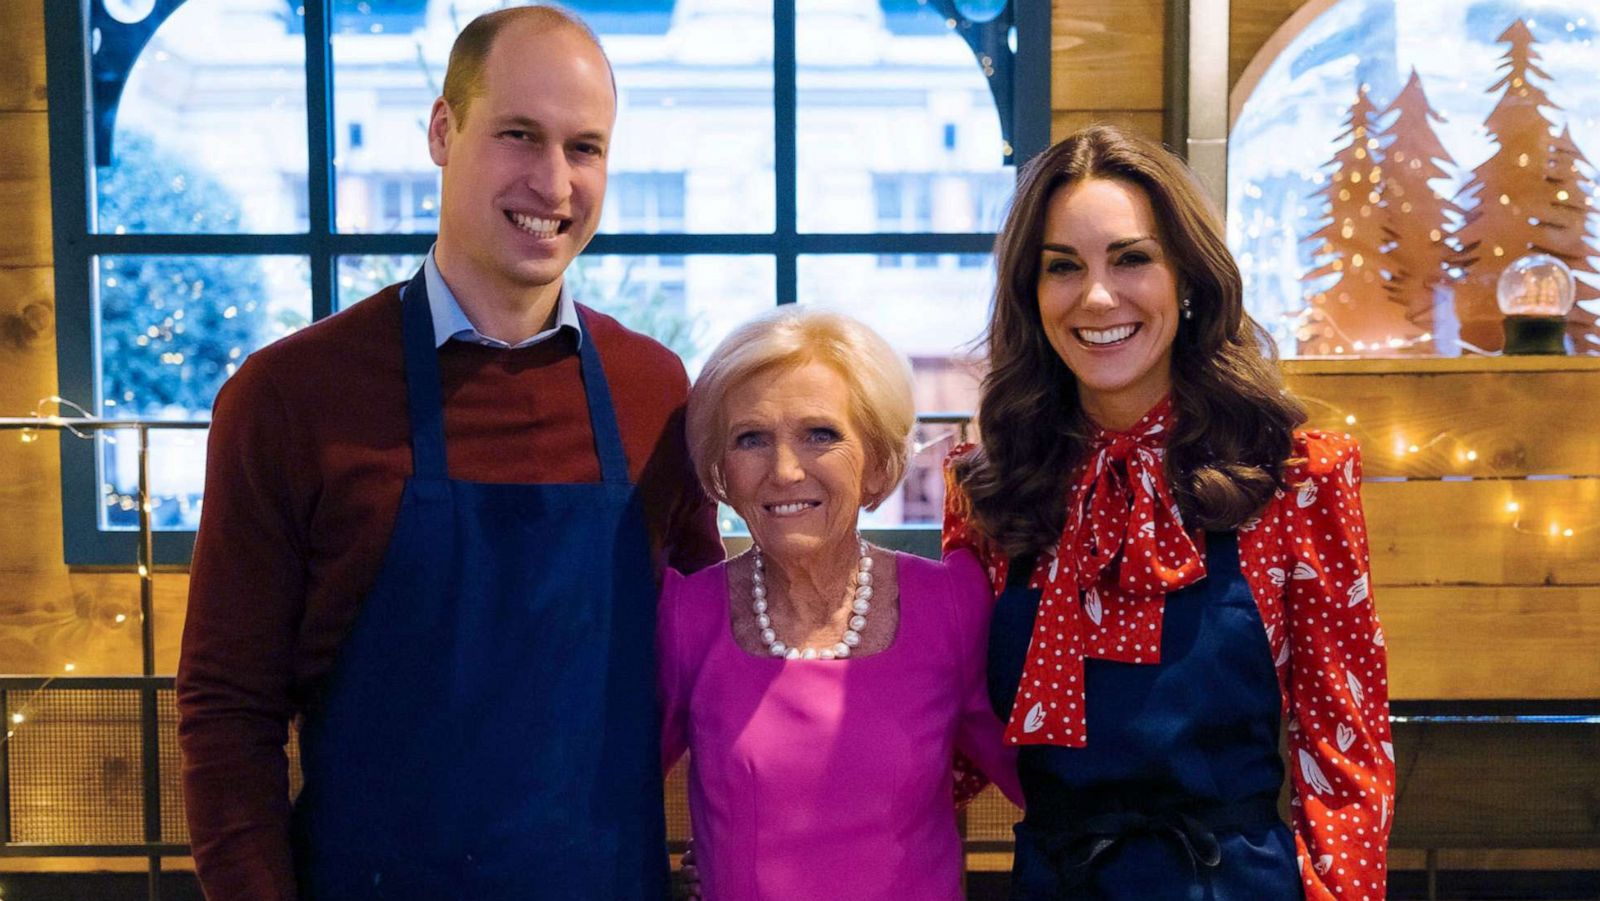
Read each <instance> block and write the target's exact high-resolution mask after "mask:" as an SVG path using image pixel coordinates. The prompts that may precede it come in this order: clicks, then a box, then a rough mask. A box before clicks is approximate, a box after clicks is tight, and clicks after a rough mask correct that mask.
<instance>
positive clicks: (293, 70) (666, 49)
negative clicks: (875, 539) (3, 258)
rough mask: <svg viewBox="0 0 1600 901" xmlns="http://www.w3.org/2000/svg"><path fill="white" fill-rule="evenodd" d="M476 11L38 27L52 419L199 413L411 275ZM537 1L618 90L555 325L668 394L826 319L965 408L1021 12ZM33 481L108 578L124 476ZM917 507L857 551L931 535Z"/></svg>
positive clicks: (73, 552) (378, 3)
mask: <svg viewBox="0 0 1600 901" xmlns="http://www.w3.org/2000/svg"><path fill="white" fill-rule="evenodd" d="M505 5H508V4H506V3H503V2H500V0H360V2H356V0H228V2H185V0H90V2H88V3H86V4H83V6H84V7H85V8H86V12H84V13H80V12H79V11H78V5H77V4H47V11H48V15H49V17H50V18H49V20H48V24H49V40H50V46H49V58H50V59H51V60H52V61H69V60H76V61H82V60H87V62H88V66H87V71H85V70H84V69H83V67H82V66H81V65H80V66H77V67H74V66H73V65H71V64H68V63H62V64H60V65H56V64H55V63H54V62H53V63H52V66H53V68H52V72H51V79H50V86H51V98H50V100H51V102H50V116H51V119H52V122H53V132H52V143H53V148H54V150H55V152H54V153H53V154H52V158H53V160H54V170H53V172H52V175H53V177H54V181H55V184H56V185H57V186H58V187H57V201H56V208H55V210H54V213H55V226H56V270H57V279H58V286H57V288H58V290H57V297H58V298H59V299H60V303H59V310H60V313H61V316H62V317H63V321H67V320H68V319H72V320H74V321H78V322H81V323H82V327H81V328H71V329H69V328H65V327H64V328H63V330H62V333H61V347H62V360H63V366H62V377H61V383H62V395H63V396H64V397H66V398H67V399H69V400H71V401H74V402H76V403H79V404H81V405H83V406H85V407H88V408H90V409H91V410H93V411H95V412H97V413H100V414H102V415H107V416H119V415H121V416H128V417H140V418H175V419H187V418H202V417H204V416H205V415H206V414H207V412H208V411H209V408H210V404H211V401H212V398H213V397H214V396H215V393H216V389H217V387H218V386H219V385H220V384H221V382H222V381H223V380H224V379H225V378H226V377H227V376H228V375H229V374H230V373H231V372H232V371H233V370H234V369H235V368H236V367H237V366H238V364H239V362H240V361H241V360H242V359H243V357H244V356H245V355H247V354H249V353H250V352H251V351H252V350H254V349H255V348H257V347H260V346H261V345H263V344H265V343H267V342H269V341H271V340H273V339H275V338H277V337H279V336H281V335H283V334H285V333H287V332H288V331H290V330H293V329H295V328H298V327H300V326H302V325H304V324H306V323H308V322H310V321H312V320H315V319H317V318H320V317H322V316H326V315H328V314H330V313H332V312H334V311H336V310H337V309H339V308H340V307H341V306H344V305H348V304H350V303H354V302H356V301H358V300H359V299H360V298H362V297H364V296H366V295H368V294H370V293H372V292H373V291H375V290H377V288H379V287H381V286H383V285H385V284H388V283H391V282H394V281H398V280H401V279H403V278H406V277H409V275H410V274H411V273H412V272H414V271H415V269H416V267H417V266H418V265H419V264H420V260H421V255H422V254H424V253H425V252H426V251H427V248H428V247H429V245H430V244H431V243H432V240H433V233H434V231H435V229H436V227H437V218H436V215H437V214H436V210H437V191H438V177H437V172H438V170H437V169H436V168H435V167H434V166H433V165H432V163H431V162H430V160H429V159H428V156H427V149H426V138H425V130H424V129H425V123H426V118H427V111H428V107H429V104H430V103H431V102H432V100H433V98H434V97H435V96H437V94H438V91H439V85H440V82H441V81H442V79H443V74H444V67H445V61H446V57H447V55H448V52H449V48H450V44H451V41H452V40H453V38H454V36H455V34H456V33H457V31H458V30H459V29H460V27H461V26H462V25H464V24H465V23H466V21H468V20H469V19H470V18H471V17H473V16H475V15H477V14H478V13H480V12H484V11H486V10H489V9H493V8H498V7H501V6H505ZM566 5H567V6H568V7H570V8H572V9H574V10H575V11H577V12H578V13H580V14H581V15H583V16H584V17H585V18H586V19H587V20H588V21H589V22H590V23H591V25H592V26H593V27H594V28H595V30H596V31H597V32H598V33H599V34H600V36H601V39H602V42H603V43H604V45H605V47H606V50H607V52H608V54H609V55H610V57H611V59H612V62H613V64H614V66H615V69H616V74H617V82H618V90H619V117H618V126H617V133H616V136H615V141H614V145H613V155H612V158H611V161H610V185H609V190H608V195H609V196H608V198H607V204H606V210H605V214H604V219H603V222H602V226H601V233H600V235H599V236H597V237H596V239H595V240H594V242H593V244H591V245H590V248H589V250H588V252H586V253H585V254H584V255H583V256H582V257H580V259H579V261H578V263H577V264H576V265H575V266H574V268H573V270H572V271H571V272H570V277H571V279H572V284H573V285H574V286H575V289H576V292H577V294H578V297H579V299H580V300H583V301H584V302H587V303H590V304H591V305H593V306H595V307H597V308H600V309H602V310H605V311H607V312H611V313H613V314H615V315H618V316H619V318H621V319H623V321H624V322H626V323H628V324H631V325H633V326H634V327H636V328H639V329H641V330H643V331H646V332H649V333H651V334H654V335H655V336H656V337H657V338H659V339H660V340H662V341H663V342H664V343H666V344H668V345H669V346H670V347H672V348H673V349H674V350H676V351H678V352H679V353H680V354H681V355H682V356H683V357H684V359H685V361H686V362H687V364H688V365H689V368H690V371H691V374H692V373H693V372H695V371H697V370H698V368H699V366H700V364H701V363H702V362H703V361H704V358H705V356H706V354H707V353H709V351H710V350H711V348H712V347H713V346H714V345H715V344H716V342H717V341H718V340H720V339H721V337H722V336H723V335H724V334H726V333H727V332H728V331H729V330H730V329H731V328H732V327H733V326H734V325H735V324H737V323H739V322H741V321H743V320H745V319H747V318H749V317H750V316H752V315H754V314H755V313H757V312H759V311H761V310H763V309H766V308H768V307H770V306H772V305H773V304H775V303H789V302H799V303H804V304H814V305H818V306H832V307H838V308H842V309H847V310H849V311H851V312H852V313H853V314H854V315H858V316H860V317H862V318H864V319H866V320H867V321H869V322H870V323H872V324H873V325H874V326H876V327H878V328H880V329H881V330H883V331H884V332H885V333H886V334H888V335H889V336H890V337H891V339H892V340H893V341H895V342H896V344H897V345H898V346H899V347H900V349H901V350H903V351H904V352H906V353H907V354H908V355H909V356H910V357H911V358H912V360H913V362H914V364H915V367H916V371H917V384H918V391H919V395H920V396H919V403H920V405H921V406H922V407H923V408H925V409H938V410H947V409H952V408H957V409H959V408H963V407H970V405H971V403H972V399H973V397H974V395H975V380H974V378H973V377H972V375H971V374H970V372H969V371H968V369H967V368H966V364H967V363H968V357H967V353H968V352H967V349H966V347H965V344H966V342H967V341H969V340H970V339H972V338H974V337H975V336H976V335H977V333H978V332H979V331H980V329H981V326H982V322H983V319H984V316H985V311H986V309H987V302H988V295H989V291H990V282H991V278H992V276H991V274H990V267H989V265H988V262H987V253H988V251H989V249H990V246H991V245H992V243H993V235H994V231H995V230H996V229H997V228H998V226H999V223H1000V219H1001V214H1002V211H1003V207H1004V205H1005V203H1006V202H1007V200H1008V199H1009V197H1010V193H1011V186H1012V183H1013V181H1014V178H1015V170H1014V166H1013V163H1012V160H1013V158H1014V157H1015V156H1017V155H1018V154H1030V153H1032V152H1035V151H1037V150H1039V149H1042V147H1043V145H1044V143H1045V140H1046V139H1047V133H1048V121H1049V111H1048V92H1045V91H1033V92H1029V93H1023V92H1019V91H1017V90H1015V88H1014V84H1015V79H1014V77H1013V76H1014V73H1015V71H1016V70H1017V65H1018V61H1019V59H1024V60H1025V59H1026V58H1027V54H1028V53H1029V52H1031V53H1033V54H1034V55H1035V58H1037V59H1040V60H1043V59H1044V58H1045V54H1046V52H1047V50H1046V48H1047V47H1048V34H1049V28H1048V25H1049V19H1048V5H1047V4H1034V3H1022V2H1017V0H1011V2H1007V0H566ZM1019 36H1029V37H1023V38H1021V39H1020V45H1021V46H1020V54H1019ZM1030 47H1031V48H1032V50H1031V51H1030V50H1029V49H1028V48H1030ZM1034 68H1035V69H1036V70H1043V71H1047V65H1043V64H1035V66H1034ZM85 98H86V99H85ZM85 123H87V127H85ZM86 176H87V177H86ZM74 304H78V306H74ZM330 390H336V389H332V388H331V389H330ZM337 401H338V398H337V397H336V396H330V398H329V402H330V403H337ZM155 440H156V441H157V446H156V447H155V448H154V452H153V453H152V461H153V462H154V464H155V466H154V470H153V472H152V482H153V488H154V492H155V494H156V498H155V503H156V508H155V510H154V514H155V516H154V519H155V521H156V523H157V526H158V528H161V529H164V530H167V531H168V532H174V533H177V534H175V535H172V534H169V535H163V536H161V537H160V538H159V539H158V542H157V560H158V562H166V563H172V562H183V561H184V560H186V559H187V554H188V540H189V535H190V534H191V530H192V529H193V528H194V526H195V524H196V522H197V520H198V514H199V504H200V488H201V480H202V473H203V463H204V440H203V436H201V435H199V434H198V433H194V432H188V433H179V432H168V433H161V432H158V433H156V439H155ZM937 453H938V450H937V449H934V450H932V451H930V459H932V460H934V461H935V462H936V460H937ZM63 455H64V461H65V463H66V467H65V472H66V476H65V480H66V484H65V485H64V490H63V493H64V495H65V497H66V500H65V503H66V505H67V515H66V518H67V523H68V526H67V529H68V557H69V561H71V562H85V563H89V562H107V563H109V562H113V561H118V560H131V559H132V558H133V554H132V550H131V548H132V541H131V538H132V536H131V535H128V534H125V533H123V534H117V533H118V531H119V530H126V529H129V528H131V527H132V526H133V524H134V523H135V522H136V518H137V517H136V514H137V511H136V510H135V509H134V506H135V505H134V504H133V501H132V497H131V494H132V488H133V484H134V479H135V476H136V473H137V461H136V457H135V449H134V448H132V447H128V446H121V445H117V444H112V443H102V444H100V445H99V452H98V453H96V452H95V451H93V450H92V449H90V448H89V447H88V446H87V443H86V442H77V441H68V442H65V445H64V450H63ZM91 473H94V475H91ZM925 487H926V486H922V487H917V488H916V489H915V490H914V491H912V492H910V493H908V494H907V495H906V498H905V499H904V500H905V502H904V503H902V502H901V500H902V499H896V501H895V502H891V503H887V504H885V505H884V508H883V509H882V511H881V512H880V514H879V519H878V521H877V524H879V525H884V526H898V525H901V524H903V523H908V522H917V521H929V522H931V521H933V520H934V518H935V517H936V515H937V512H938V511H937V507H936V504H935V505H933V506H932V507H930V506H929V504H927V503H925V502H924V501H925V499H924V498H923V495H924V494H926V492H925V491H924V490H923V488H925ZM924 508H927V509H924Z"/></svg>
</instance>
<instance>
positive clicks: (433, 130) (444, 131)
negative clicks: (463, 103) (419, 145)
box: [428, 97, 456, 166]
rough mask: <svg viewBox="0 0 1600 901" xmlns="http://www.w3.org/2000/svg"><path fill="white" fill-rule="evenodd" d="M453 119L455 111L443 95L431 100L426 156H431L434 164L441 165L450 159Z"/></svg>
mask: <svg viewBox="0 0 1600 901" xmlns="http://www.w3.org/2000/svg"><path fill="white" fill-rule="evenodd" d="M455 119H456V117H455V113H453V112H451V110H450V104H448V103H445V102H444V98H443V97H440V98H439V99H438V100H435V101H433V109H432V111H430V112H429V113H428V156H430V157H433V163H434V165H436V166H443V165H444V164H445V163H446V162H447V161H448V160H449V159H450V135H451V133H452V132H454V131H455V128H456V121H455Z"/></svg>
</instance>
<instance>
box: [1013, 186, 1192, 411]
mask: <svg viewBox="0 0 1600 901" xmlns="http://www.w3.org/2000/svg"><path fill="white" fill-rule="evenodd" d="M1159 234H1160V231H1159V229H1158V228H1157V227H1156V222H1155V216H1154V213H1153V212H1152V210H1151V206H1150V198H1149V197H1148V196H1147V195H1146V194H1145V192H1144V189H1143V188H1140V187H1138V186H1137V185H1134V184H1131V183H1129V182H1124V181H1118V180H1111V179H1098V178H1096V179H1086V180H1084V181H1080V182H1077V183H1075V184H1070V185H1065V186H1063V187H1061V188H1058V189H1057V190H1056V192H1055V194H1054V195H1052V196H1051V198H1050V201H1049V204H1048V206H1047V208H1046V211H1045V224H1044V240H1043V243H1042V246H1041V247H1040V251H1039V282H1038V286H1037V290H1038V302H1039V318H1040V320H1041V321H1042V323H1043V324H1044V331H1045V336H1046V338H1047V339H1048V340H1049V342H1050V346H1051V347H1052V348H1054V349H1055V352H1056V354H1057V355H1059V356H1060V357H1061V361H1062V362H1063V363H1065V364H1066V366H1067V368H1068V369H1070V370H1072V374H1073V376H1074V377H1075V378H1076V379H1077V383H1078V399H1079V401H1080V402H1081V403H1082V405H1083V409H1084V412H1085V413H1087V414H1088V415H1089V417H1090V418H1091V419H1093V420H1094V421H1095V422H1096V423H1097V424H1099V425H1100V426H1102V427H1104V428H1109V429H1121V428H1127V427H1129V426H1131V425H1133V424H1134V423H1135V422H1137V421H1138V419H1139V417H1140V416H1143V415H1144V414H1145V413H1146V412H1148V411H1149V409H1150V408H1151V407H1153V406H1155V405H1156V403H1157V402H1159V401H1160V400H1161V399H1162V398H1163V397H1164V396H1166V394H1167V393H1168V392H1169V391H1170V390H1171V389H1172V344H1173V340H1174V339H1175V338H1176V337H1177V334H1178V320H1179V308H1178V273H1177V269H1176V267H1175V266H1174V265H1173V263H1172V259H1171V257H1170V256H1169V254H1168V253H1167V250H1166V248H1165V247H1163V246H1162V244H1161V241H1160V238H1159V237H1158V236H1159Z"/></svg>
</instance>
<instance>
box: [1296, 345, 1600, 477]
mask: <svg viewBox="0 0 1600 901" xmlns="http://www.w3.org/2000/svg"><path fill="white" fill-rule="evenodd" d="M1284 369H1285V372H1286V373H1287V375H1288V382H1289V387H1290V389H1291V390H1292V391H1294V393H1295V394H1296V395H1298V396H1299V397H1300V398H1301V399H1303V400H1304V401H1305V402H1306V406H1307V408H1308V409H1309V411H1310V413H1311V422H1312V424H1313V425H1317V426H1322V427H1326V428H1330V429H1334V430H1337V431H1341V432H1350V433H1351V434H1353V435H1355V437H1356V438H1357V439H1358V440H1359V441H1360V442H1361V446H1362V451H1363V454H1362V457H1363V463H1364V467H1365V472H1366V475H1367V477H1368V478H1381V477H1396V476H1398V477H1406V478H1441V477H1462V476H1474V477H1479V478H1482V477H1491V478H1506V477H1520V476H1527V475H1575V476H1593V475H1600V441H1596V440H1594V436H1593V432H1592V430H1590V429H1585V428H1574V427H1573V422H1574V421H1575V420H1576V418H1577V417H1579V416H1586V415H1588V412H1589V411H1592V410H1596V409H1600V358H1595V357H1575V358H1570V359H1569V358H1563V357H1555V358H1543V359H1539V358H1529V357H1524V358H1520V359H1519V358H1510V357H1499V358H1478V359H1455V360H1449V359H1444V360H1406V361H1397V360H1341V361H1334V362H1326V363H1325V362H1318V361H1289V362H1287V363H1285V364H1284ZM1347 416H1355V417H1356V421H1355V423H1354V424H1349V423H1348V422H1347V421H1346V417H1347ZM1413 446H1415V447H1416V448H1417V450H1416V451H1415V452H1412V451H1411V450H1410V448H1411V447H1413ZM1474 455H1475V456H1474Z"/></svg>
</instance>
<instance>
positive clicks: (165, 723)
mask: <svg viewBox="0 0 1600 901" xmlns="http://www.w3.org/2000/svg"><path fill="white" fill-rule="evenodd" d="M156 728H157V732H156V735H157V741H158V744H157V747H159V748H160V749H161V751H160V753H159V754H157V755H156V760H157V761H159V762H160V766H161V840H162V841H164V842H176V843H180V844H187V843H188V841H189V824H188V823H187V822H185V821H184V818H183V769H182V767H183V764H182V763H181V761H180V760H179V759H178V694H177V692H175V691H173V690H172V689H170V688H163V689H161V690H159V691H157V692H156Z"/></svg>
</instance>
